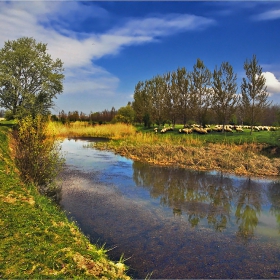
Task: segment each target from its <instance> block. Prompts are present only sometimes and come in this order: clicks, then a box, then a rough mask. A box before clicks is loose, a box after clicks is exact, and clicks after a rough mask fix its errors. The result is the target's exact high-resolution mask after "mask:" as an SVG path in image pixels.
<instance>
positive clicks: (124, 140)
mask: <svg viewBox="0 0 280 280" xmlns="http://www.w3.org/2000/svg"><path fill="white" fill-rule="evenodd" d="M50 130H51V131H52V132H53V133H54V134H55V135H57V137H69V138H75V137H77V138H79V137H107V138H109V139H111V141H109V142H103V143H98V145H97V146H96V147H97V148H99V149H103V150H106V149H107V150H112V151H114V152H115V153H118V154H120V155H123V156H126V157H128V158H131V159H133V160H139V161H143V162H148V163H150V164H156V165H162V166H177V167H181V168H188V169H195V170H217V171H222V172H226V173H231V174H235V175H242V176H260V177H270V176H279V174H280V157H279V154H278V153H279V148H280V147H279V140H278V138H279V137H277V135H278V134H277V132H270V131H262V132H256V133H255V134H253V135H250V132H249V130H248V131H244V133H242V134H240V133H235V134H233V133H230V134H221V133H215V132H213V133H209V134H208V135H196V134H191V135H186V134H184V135H182V134H179V133H178V131H179V130H178V128H177V129H175V130H174V131H171V132H170V133H168V134H160V133H159V134H155V133H154V132H153V130H152V129H150V130H146V131H145V130H143V129H142V130H141V128H140V129H139V128H137V129H136V127H134V126H132V125H126V124H108V125H95V126H91V125H88V124H84V123H81V122H76V123H71V124H68V125H62V124H60V123H50Z"/></svg>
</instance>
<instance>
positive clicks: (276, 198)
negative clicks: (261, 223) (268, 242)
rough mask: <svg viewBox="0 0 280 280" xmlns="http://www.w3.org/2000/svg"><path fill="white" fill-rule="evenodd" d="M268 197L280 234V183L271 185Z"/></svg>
mask: <svg viewBox="0 0 280 280" xmlns="http://www.w3.org/2000/svg"><path fill="white" fill-rule="evenodd" d="M268 196H269V199H270V201H271V207H270V213H271V214H272V215H274V216H275V218H276V222H277V224H278V228H279V233H280V182H273V183H271V184H270V185H269V187H268Z"/></svg>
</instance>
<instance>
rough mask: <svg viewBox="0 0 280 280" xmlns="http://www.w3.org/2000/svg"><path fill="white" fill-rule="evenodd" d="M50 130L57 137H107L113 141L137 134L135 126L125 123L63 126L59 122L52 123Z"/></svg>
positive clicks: (74, 123)
mask: <svg viewBox="0 0 280 280" xmlns="http://www.w3.org/2000/svg"><path fill="white" fill-rule="evenodd" d="M49 130H51V131H53V133H54V134H55V135H56V136H57V137H105V138H112V139H121V138H123V137H127V136H129V135H134V134H135V133H136V129H135V127H134V126H132V125H129V124H124V123H116V124H102V125H92V124H88V123H85V122H73V123H69V124H65V125H63V124H61V123H58V122H50V123H49Z"/></svg>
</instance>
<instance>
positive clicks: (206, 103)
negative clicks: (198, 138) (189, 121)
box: [189, 59, 212, 125]
mask: <svg viewBox="0 0 280 280" xmlns="http://www.w3.org/2000/svg"><path fill="white" fill-rule="evenodd" d="M190 75H191V84H190V96H189V104H190V108H191V110H192V111H193V112H194V114H195V115H196V119H197V121H198V122H199V124H200V125H204V124H205V123H206V116H207V111H208V110H209V108H210V100H211V98H210V97H211V88H210V87H211V78H212V74H211V71H210V70H209V69H208V68H206V66H205V65H204V63H203V61H202V60H200V59H197V62H196V64H195V65H194V66H193V72H191V74H190Z"/></svg>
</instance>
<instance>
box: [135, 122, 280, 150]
mask: <svg viewBox="0 0 280 280" xmlns="http://www.w3.org/2000/svg"><path fill="white" fill-rule="evenodd" d="M182 128H183V125H176V126H175V128H174V130H173V131H167V132H166V133H163V134H161V133H160V129H159V130H158V133H157V134H159V135H162V136H161V137H176V138H177V137H178V138H198V139H199V140H201V141H203V142H205V143H225V144H230V143H232V144H233V143H234V144H243V143H260V144H268V145H270V146H280V140H279V139H280V130H277V131H258V132H257V131H253V134H252V135H251V134H250V129H244V131H243V132H236V131H234V132H233V133H231V132H224V133H222V132H215V131H211V132H209V133H207V134H198V133H195V132H193V133H191V134H182V133H179V129H182ZM137 131H138V132H143V133H155V132H154V129H153V128H149V129H147V128H144V127H143V126H137Z"/></svg>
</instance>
